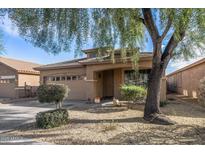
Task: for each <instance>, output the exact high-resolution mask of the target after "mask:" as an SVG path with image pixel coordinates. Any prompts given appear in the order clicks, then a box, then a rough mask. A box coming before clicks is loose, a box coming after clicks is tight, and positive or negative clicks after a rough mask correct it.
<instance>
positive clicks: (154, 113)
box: [144, 63, 175, 125]
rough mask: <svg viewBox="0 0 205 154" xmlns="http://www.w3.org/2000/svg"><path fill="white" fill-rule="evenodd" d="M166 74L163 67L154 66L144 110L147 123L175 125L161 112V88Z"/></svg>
mask: <svg viewBox="0 0 205 154" xmlns="http://www.w3.org/2000/svg"><path fill="white" fill-rule="evenodd" d="M163 73H164V69H163V67H162V66H161V65H160V63H158V64H153V68H152V70H151V73H150V75H149V81H148V90H147V99H146V104H145V109H144V119H145V120H146V121H149V122H152V123H156V124H164V125H170V124H175V122H173V121H172V120H170V119H169V118H167V117H165V116H164V115H162V113H161V111H160V107H159V105H160V88H161V79H162V76H163Z"/></svg>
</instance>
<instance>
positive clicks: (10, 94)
mask: <svg viewBox="0 0 205 154" xmlns="http://www.w3.org/2000/svg"><path fill="white" fill-rule="evenodd" d="M0 97H1V98H14V97H15V83H0Z"/></svg>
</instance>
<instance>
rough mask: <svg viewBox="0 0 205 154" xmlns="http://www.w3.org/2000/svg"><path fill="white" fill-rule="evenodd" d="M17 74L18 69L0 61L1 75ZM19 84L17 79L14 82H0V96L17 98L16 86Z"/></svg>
mask: <svg viewBox="0 0 205 154" xmlns="http://www.w3.org/2000/svg"><path fill="white" fill-rule="evenodd" d="M9 75H15V76H16V71H15V70H13V69H11V68H10V67H7V66H6V65H4V64H2V63H0V76H9ZM16 85H17V79H16V81H15V82H14V83H0V97H9V98H15V97H16V96H15V87H16Z"/></svg>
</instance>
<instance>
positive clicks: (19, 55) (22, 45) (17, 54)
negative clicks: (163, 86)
mask: <svg viewBox="0 0 205 154" xmlns="http://www.w3.org/2000/svg"><path fill="white" fill-rule="evenodd" d="M1 30H2V32H3V40H4V47H5V49H6V50H5V52H4V53H3V55H1V56H4V57H9V58H14V59H19V60H25V61H31V62H34V63H39V64H49V63H55V62H60V61H65V60H70V59H73V58H75V57H74V52H72V51H70V52H61V53H60V54H58V55H52V54H49V53H47V52H45V51H44V50H42V49H41V48H38V47H34V46H33V45H32V44H30V43H29V42H26V41H25V40H24V39H22V38H21V37H19V35H18V32H17V30H16V29H15V27H12V26H11V23H10V22H9V21H8V20H6V21H5V22H4V25H2V26H1ZM88 48H90V47H88ZM145 51H152V45H151V42H150V41H148V43H147V45H146V48H145ZM201 58H202V57H198V58H195V59H190V60H189V61H184V60H178V61H175V62H170V63H169V65H168V67H167V70H166V73H167V74H168V73H171V72H173V71H175V70H177V69H179V68H182V67H184V66H186V65H188V64H190V63H193V62H194V61H197V60H199V59H201Z"/></svg>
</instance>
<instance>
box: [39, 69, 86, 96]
mask: <svg viewBox="0 0 205 154" xmlns="http://www.w3.org/2000/svg"><path fill="white" fill-rule="evenodd" d="M55 75H59V76H60V75H85V68H72V69H58V70H47V71H41V84H42V83H43V77H45V76H55ZM52 83H54V84H64V85H67V86H68V88H69V89H70V90H71V91H70V94H69V96H68V99H71V100H86V99H87V97H86V91H89V89H86V86H85V85H86V82H85V80H74V81H66V80H65V81H47V84H52Z"/></svg>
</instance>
